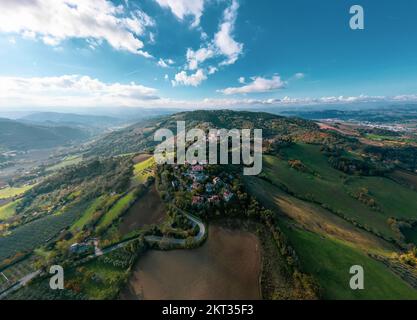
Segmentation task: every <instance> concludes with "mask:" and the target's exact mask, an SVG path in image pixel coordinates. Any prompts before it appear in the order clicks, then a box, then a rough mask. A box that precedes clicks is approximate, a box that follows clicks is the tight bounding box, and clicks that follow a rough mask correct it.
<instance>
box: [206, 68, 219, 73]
mask: <svg viewBox="0 0 417 320" xmlns="http://www.w3.org/2000/svg"><path fill="white" fill-rule="evenodd" d="M217 71H219V69H217V68H216V67H209V68H208V74H215V73H216V72H217Z"/></svg>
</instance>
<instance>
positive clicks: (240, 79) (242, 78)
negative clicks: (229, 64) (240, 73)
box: [237, 77, 246, 84]
mask: <svg viewBox="0 0 417 320" xmlns="http://www.w3.org/2000/svg"><path fill="white" fill-rule="evenodd" d="M237 81H238V82H239V83H240V84H245V83H246V79H245V77H240V78H239V79H237Z"/></svg>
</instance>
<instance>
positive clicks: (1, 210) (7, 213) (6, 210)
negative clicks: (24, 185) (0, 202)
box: [0, 200, 19, 221]
mask: <svg viewBox="0 0 417 320" xmlns="http://www.w3.org/2000/svg"><path fill="white" fill-rule="evenodd" d="M18 203H19V200H16V201H13V202H9V203H8V204H6V205H4V206H2V207H0V221H2V220H7V219H9V218H10V217H12V216H13V215H14V214H15V213H16V206H17V204H18Z"/></svg>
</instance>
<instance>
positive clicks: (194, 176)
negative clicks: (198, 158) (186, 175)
mask: <svg viewBox="0 0 417 320" xmlns="http://www.w3.org/2000/svg"><path fill="white" fill-rule="evenodd" d="M191 178H192V179H193V180H194V181H195V182H204V181H206V180H207V176H206V175H205V174H202V173H200V172H196V173H192V174H191Z"/></svg>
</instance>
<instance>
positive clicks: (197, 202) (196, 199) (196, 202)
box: [192, 196, 204, 206]
mask: <svg viewBox="0 0 417 320" xmlns="http://www.w3.org/2000/svg"><path fill="white" fill-rule="evenodd" d="M203 203H204V198H203V197H200V196H194V197H193V201H192V205H193V206H201V205H202V204H203Z"/></svg>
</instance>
